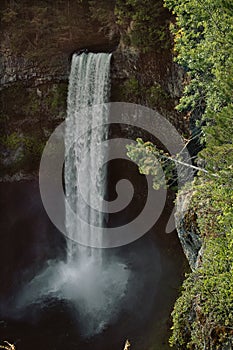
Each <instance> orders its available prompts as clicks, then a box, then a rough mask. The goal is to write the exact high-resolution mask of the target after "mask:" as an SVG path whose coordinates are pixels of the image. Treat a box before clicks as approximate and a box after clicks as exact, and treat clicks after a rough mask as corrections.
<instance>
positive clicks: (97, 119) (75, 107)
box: [17, 53, 130, 337]
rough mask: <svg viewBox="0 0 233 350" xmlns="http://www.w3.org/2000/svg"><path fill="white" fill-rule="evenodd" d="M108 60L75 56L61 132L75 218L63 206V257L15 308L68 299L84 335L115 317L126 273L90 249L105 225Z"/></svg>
mask: <svg viewBox="0 0 233 350" xmlns="http://www.w3.org/2000/svg"><path fill="white" fill-rule="evenodd" d="M110 60H111V54H105V53H98V54H93V53H89V54H86V53H83V54H81V55H76V54H75V55H73V58H72V66H71V73H70V80H69V92H68V106H67V119H66V133H65V153H66V160H65V190H66V197H67V204H66V205H67V206H68V205H69V206H70V207H71V208H72V209H73V211H74V212H75V213H76V214H75V217H76V219H74V216H72V217H70V216H69V215H70V214H69V211H68V210H66V227H67V230H68V233H69V235H68V236H69V237H70V238H71V239H69V240H68V241H67V246H68V251H67V261H60V260H59V259H56V260H55V261H48V263H47V265H48V266H47V268H46V269H45V270H43V271H42V272H41V273H40V274H38V275H37V276H35V277H34V278H33V279H32V280H31V281H30V283H29V284H27V286H26V288H25V289H24V290H23V292H22V293H20V296H19V298H18V299H17V307H18V308H24V307H25V306H27V305H29V304H33V303H35V302H37V301H39V302H41V300H43V299H44V298H56V299H59V300H66V301H68V302H71V303H72V305H73V306H74V308H73V310H74V312H77V315H78V319H79V329H80V330H81V331H82V334H83V335H84V336H88V337H89V336H92V335H94V334H96V333H99V332H101V331H102V330H103V329H104V328H105V327H107V325H108V324H109V322H112V321H113V320H114V319H115V318H116V317H117V315H118V313H119V310H120V307H119V305H120V303H121V302H122V300H123V299H124V297H125V293H126V290H127V285H128V280H129V276H130V272H129V270H128V269H127V267H126V265H125V263H123V262H122V261H121V259H119V258H118V257H117V256H115V257H114V256H113V255H111V257H110V258H109V257H108V256H105V255H104V254H103V249H100V248H99V249H96V248H93V247H96V246H98V247H100V246H101V239H102V237H101V233H100V234H98V237H96V236H97V235H96V234H95V228H96V226H99V227H103V223H104V215H103V214H102V212H104V210H103V209H104V208H103V198H104V194H105V188H106V170H104V168H103V167H101V165H102V164H103V160H104V159H105V155H106V152H107V149H106V146H105V144H106V143H104V142H103V141H104V139H105V137H106V136H107V127H105V126H104V123H106V122H107V121H108V112H107V110H106V109H107V108H106V104H105V103H106V102H108V94H109V86H110V84H109V83H110V81H109V71H110ZM105 108H106V109H105ZM96 125H97V126H98V127H96ZM77 135H81V136H79V137H77ZM97 146H98V147H97ZM99 168H100V169H99ZM66 209H67V207H66ZM80 218H81V219H82V220H83V221H82V220H80ZM83 222H85V223H86V222H88V223H90V224H91V225H85V224H83ZM100 232H101V230H100ZM83 235H85V237H87V238H86V239H85V242H88V245H87V247H86V246H85V247H84V246H82V245H80V244H78V243H77V242H80V241H83V239H82V237H83ZM96 240H98V242H96Z"/></svg>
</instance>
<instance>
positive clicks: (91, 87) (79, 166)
mask: <svg viewBox="0 0 233 350" xmlns="http://www.w3.org/2000/svg"><path fill="white" fill-rule="evenodd" d="M110 60H111V54H107V53H98V54H94V53H89V54H86V53H83V54H81V55H76V54H74V55H73V58H72V65H71V73H70V80H69V92H68V108H67V119H66V135H65V148H66V162H65V187H66V196H67V200H68V203H69V204H68V205H70V206H71V207H72V209H73V211H75V212H76V220H73V218H71V217H70V214H69V213H70V212H69V211H68V210H67V211H66V212H67V214H66V227H67V231H68V233H69V237H71V238H72V239H73V240H74V241H75V242H80V241H82V240H80V237H81V236H82V235H86V237H87V242H88V243H89V244H88V245H89V246H90V247H93V246H94V245H95V242H96V240H99V241H100V240H101V236H99V237H96V234H95V226H99V227H102V226H103V220H104V217H103V214H102V212H103V204H102V203H103V196H104V193H105V180H106V171H103V169H102V171H100V169H99V165H101V164H102V163H103V159H104V156H105V153H106V152H107V149H106V146H105V145H104V143H103V142H102V141H103V139H104V137H105V135H106V132H107V130H106V127H105V126H104V123H106V122H107V119H108V113H107V111H105V107H104V105H103V104H104V103H106V102H108V94H109V86H110V84H109V71H110ZM92 107H93V108H92ZM96 107H97V108H96ZM93 125H100V127H98V128H97V129H96V128H94V127H93ZM81 130H85V132H84V134H83V135H82V136H81V137H79V138H77V135H78V133H79V134H80V131H81ZM86 130H88V131H86ZM97 145H98V146H99V147H98V148H97ZM83 194H86V195H85V196H84V197H86V198H83ZM86 202H87V203H86ZM80 219H81V220H80ZM82 220H84V221H86V222H88V223H90V225H88V232H87V229H86V225H83V224H82ZM69 248H70V249H69V252H68V255H69V256H68V258H69V259H71V260H72V259H73V258H74V255H75V254H76V253H77V248H75V245H74V244H73V243H71V244H70V247H69ZM78 250H79V252H78V253H80V250H81V248H80V247H79V249H78ZM83 250H85V249H83ZM83 254H84V255H85V254H87V250H85V251H84V253H81V254H80V257H79V258H82V255H83ZM89 254H91V255H92V254H93V250H90V249H89ZM99 256H100V254H99Z"/></svg>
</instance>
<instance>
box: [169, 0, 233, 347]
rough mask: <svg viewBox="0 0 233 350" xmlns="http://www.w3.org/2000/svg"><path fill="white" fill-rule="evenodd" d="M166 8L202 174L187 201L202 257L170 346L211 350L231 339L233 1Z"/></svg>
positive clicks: (175, 3)
mask: <svg viewBox="0 0 233 350" xmlns="http://www.w3.org/2000/svg"><path fill="white" fill-rule="evenodd" d="M165 3H166V5H167V6H168V7H169V9H170V10H172V11H173V13H174V14H175V15H176V23H175V24H173V26H172V31H173V34H174V39H175V53H176V60H177V61H178V62H179V63H180V64H181V65H182V66H183V67H184V68H185V69H186V71H187V74H188V76H189V79H188V84H187V86H186V87H185V90H184V96H183V98H182V99H181V103H180V105H179V106H178V108H179V109H180V110H182V109H185V110H188V111H190V112H191V113H192V114H193V115H194V116H195V117H197V118H198V119H202V122H201V125H202V130H203V134H204V139H203V141H204V142H205V148H204V149H203V150H202V151H201V152H200V153H199V160H198V162H199V164H201V166H203V167H205V169H206V170H207V173H205V175H204V174H203V173H202V174H201V173H199V174H198V177H197V178H196V180H195V182H194V184H193V188H194V195H193V199H192V209H193V211H195V212H196V214H197V223H198V227H199V231H200V233H201V235H202V237H203V239H204V253H203V257H202V262H201V263H200V267H199V268H198V269H197V270H196V271H195V272H193V273H191V274H190V275H189V276H188V278H187V279H186V281H185V283H184V286H183V291H182V294H181V297H180V298H179V299H178V301H177V302H176V305H175V308H174V311H173V314H172V315H173V335H172V338H171V344H172V345H175V346H176V347H178V348H182V349H186V348H189V349H200V350H201V349H218V348H219V347H222V346H223V344H225V345H226V344H228V343H229V342H230V339H231V338H232V336H233V331H232V324H233V312H232V310H233V250H232V246H233V226H232V222H233V195H232V185H233V180H232V179H233V167H232V160H233V136H232V135H233V134H232V132H233V129H232V125H233V123H232V122H233V99H232V88H233V81H232V73H233V49H232V43H233V34H232V29H233V12H232V2H231V1H229V0H226V1H222V0H214V1H210V0H203V1H201V2H198V1H196V0H192V1H187V2H186V1H183V0H179V1H174V0H165ZM213 174H214V175H215V177H213V176H212V175H213Z"/></svg>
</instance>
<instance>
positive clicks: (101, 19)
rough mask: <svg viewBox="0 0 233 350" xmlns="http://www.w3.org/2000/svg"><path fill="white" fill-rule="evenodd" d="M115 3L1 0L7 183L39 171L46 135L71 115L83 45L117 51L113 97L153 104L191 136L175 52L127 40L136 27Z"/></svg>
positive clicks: (0, 80) (1, 83)
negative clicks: (121, 18)
mask: <svg viewBox="0 0 233 350" xmlns="http://www.w3.org/2000/svg"><path fill="white" fill-rule="evenodd" d="M114 7H115V1H107V0H102V1H100V2H95V1H89V2H88V1H74V0H72V1H68V2H63V1H61V2H59V3H58V4H52V3H51V4H47V3H46V4H44V5H43V1H42V4H41V5H38V6H37V5H36V6H32V5H31V4H30V3H29V1H27V0H23V1H22V4H21V5H16V4H15V3H14V2H13V3H12V4H9V2H7V1H5V2H3V3H2V4H1V6H0V10H1V13H2V17H3V21H2V24H1V37H2V41H1V46H0V90H1V91H0V93H1V100H0V103H1V118H0V124H1V135H0V141H1V142H0V144H1V145H0V147H1V159H0V162H1V174H0V178H1V180H7V181H9V179H10V178H12V180H13V181H14V180H19V179H21V178H23V177H24V178H25V176H26V177H27V176H28V175H30V176H31V175H32V174H33V173H34V172H35V173H36V172H37V169H38V165H39V160H40V155H41V152H42V150H43V147H44V144H45V142H46V140H47V139H48V137H49V136H50V134H51V133H52V131H53V130H54V129H55V127H56V126H57V125H58V124H59V123H60V122H61V121H63V120H64V118H65V115H66V96H67V84H68V76H69V69H70V59H71V56H72V54H73V53H74V52H77V51H79V50H82V49H84V48H85V49H87V50H89V51H92V52H103V51H105V52H113V58H112V68H111V80H112V91H111V101H125V102H133V103H139V104H142V105H146V106H149V107H151V108H154V109H156V110H158V111H159V112H160V113H161V114H163V115H164V116H165V117H167V118H168V119H169V120H170V121H171V122H172V123H173V124H174V125H175V126H176V127H177V129H178V130H180V131H182V132H184V131H186V132H187V133H188V121H187V120H186V119H185V117H184V116H182V115H180V114H178V112H176V111H175V110H174V106H175V105H176V104H177V103H178V99H179V97H180V95H181V92H182V87H183V86H182V83H183V78H184V75H183V72H182V70H181V69H180V68H178V66H177V65H176V64H175V63H173V59H172V54H171V50H170V49H169V48H162V49H161V48H160V47H158V50H157V49H153V50H150V52H143V50H142V49H140V48H135V47H133V46H132V45H131V44H129V45H125V44H123V41H122V37H123V35H124V33H125V31H128V30H129V29H127V28H126V29H125V28H124V30H123V29H122V27H121V25H120V24H119V23H118V21H117V18H116V16H115V14H114ZM167 16H168V17H169V15H167ZM165 20H166V21H168V20H169V18H165ZM130 26H132V23H131V22H130V21H129V24H128V27H129V28H130ZM26 174H27V175H26Z"/></svg>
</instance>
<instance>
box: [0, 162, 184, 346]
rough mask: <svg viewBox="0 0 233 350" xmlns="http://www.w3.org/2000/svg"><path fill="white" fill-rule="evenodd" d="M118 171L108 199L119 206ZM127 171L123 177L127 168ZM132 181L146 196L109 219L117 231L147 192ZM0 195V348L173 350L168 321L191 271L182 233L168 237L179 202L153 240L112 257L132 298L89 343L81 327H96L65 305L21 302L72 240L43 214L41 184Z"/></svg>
mask: <svg viewBox="0 0 233 350" xmlns="http://www.w3.org/2000/svg"><path fill="white" fill-rule="evenodd" d="M119 166H120V165H119V164H115V165H114V166H112V167H111V166H110V167H109V176H110V178H111V179H112V180H111V182H110V183H109V199H113V198H114V187H115V183H116V182H117V181H118V177H119V176H118V175H117V174H118V173H119V171H118V172H117V171H116V169H119ZM122 169H123V170H122V173H121V176H122V175H123V176H124V172H128V170H129V169H128V165H127V164H125V165H124V166H123V167H122ZM134 170H135V169H134ZM128 173H129V172H128ZM130 173H134V174H136V175H134V176H133V179H132V180H133V181H135V182H136V184H137V188H140V191H139V193H138V194H136V197H135V198H134V199H135V203H134V205H132V204H131V205H130V206H129V207H128V208H127V209H126V210H125V212H124V213H120V214H118V215H117V214H114V216H112V217H110V218H109V224H110V225H120V224H121V223H123V222H124V221H126V220H127V219H132V218H133V217H134V216H135V215H137V213H138V212H139V211H140V209H139V206H140V205H141V204H142V203H143V200H144V191H145V190H146V186H145V183H144V180H143V177H142V176H141V175H139V174H138V173H137V172H136V171H134V172H132V171H130ZM142 192H143V193H142ZM0 195H1V215H0V227H1V231H0V232H1V233H0V244H1V245H0V260H1V269H0V281H1V286H0V312H1V315H0V340H8V341H10V342H12V343H13V342H14V343H16V348H17V350H20V349H22V350H29V349H30V350H31V349H34V350H39V349H48V350H52V349H56V350H61V349H65V350H69V349H70V350H74V349H81V350H84V349H85V350H109V349H112V350H120V349H123V347H124V342H125V341H126V339H129V340H130V342H131V345H132V349H136V350H166V349H169V346H168V338H169V334H170V333H169V332H170V331H169V329H170V326H171V324H170V318H169V315H170V312H171V309H172V307H173V304H174V301H175V299H176V297H177V295H178V294H179V288H180V285H181V283H182V280H183V275H184V270H185V265H186V264H185V258H184V255H183V253H182V250H181V247H180V244H179V241H178V239H177V235H176V233H175V232H173V233H171V234H165V233H164V231H165V226H166V222H167V219H168V217H169V213H170V211H171V203H172V196H171V198H170V199H169V198H168V201H167V205H166V209H165V210H164V212H163V214H162V216H161V218H160V219H159V221H158V222H157V223H156V225H155V226H154V227H153V228H152V229H151V231H150V232H148V233H147V234H146V235H144V236H143V237H142V238H140V239H139V240H137V241H135V242H133V243H131V244H129V245H127V246H123V247H120V248H114V249H109V250H107V251H106V252H105V259H106V263H108V261H111V260H112V259H114V258H115V259H120V261H121V262H122V263H124V264H125V265H126V266H127V268H128V269H129V270H130V278H129V281H128V285H127V291H126V293H125V297H124V298H123V300H122V301H121V303H120V304H119V305H118V306H117V308H116V309H115V310H113V312H112V316H113V317H112V318H111V319H110V320H109V323H108V325H107V326H106V327H105V329H104V330H103V331H102V332H101V333H99V334H96V335H94V336H92V337H89V338H85V337H84V336H83V334H82V328H81V327H80V324H81V323H80V322H86V323H87V324H88V323H89V322H91V320H90V319H88V318H87V319H85V320H84V321H83V319H82V320H81V319H80V315H79V313H78V311H77V310H74V307H73V305H72V303H71V302H69V301H67V300H65V299H63V300H57V299H56V298H51V297H47V298H44V299H43V301H41V302H39V303H38V302H37V303H33V304H32V305H29V306H28V307H27V308H26V309H24V310H21V311H19V310H17V308H16V306H15V300H16V298H17V296H18V295H20V293H21V291H22V289H23V288H25V286H27V283H28V282H29V281H30V280H31V279H32V278H33V277H34V276H35V275H37V274H38V272H39V271H41V270H43V268H44V267H45V266H46V264H47V261H56V260H64V259H65V257H66V240H65V238H64V237H63V235H62V234H61V233H60V232H58V231H57V230H56V228H55V227H54V226H53V224H52V223H51V222H50V220H49V218H48V217H47V214H46V213H45V211H44V209H43V205H42V203H41V200H40V194H39V188H38V183H37V181H30V182H19V183H12V184H10V183H9V184H0ZM26 288H27V287H26Z"/></svg>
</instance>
